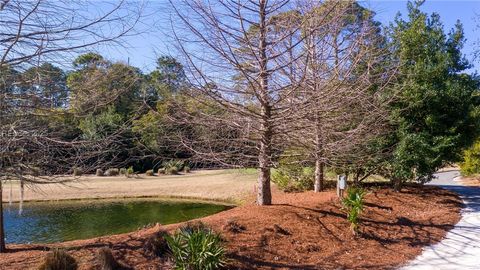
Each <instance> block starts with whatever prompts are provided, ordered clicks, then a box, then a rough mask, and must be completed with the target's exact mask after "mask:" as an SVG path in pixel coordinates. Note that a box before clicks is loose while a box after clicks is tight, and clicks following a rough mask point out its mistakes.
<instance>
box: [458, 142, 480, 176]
mask: <svg viewBox="0 0 480 270" xmlns="http://www.w3.org/2000/svg"><path fill="white" fill-rule="evenodd" d="M478 153H480V140H477V141H476V142H475V143H474V144H473V145H472V146H471V147H470V148H469V149H467V150H465V151H464V152H463V161H462V162H461V163H460V171H461V172H462V174H463V175H465V176H470V175H474V174H478V173H480V155H479V154H478Z"/></svg>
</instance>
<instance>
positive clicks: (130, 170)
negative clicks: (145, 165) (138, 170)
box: [126, 166, 135, 177]
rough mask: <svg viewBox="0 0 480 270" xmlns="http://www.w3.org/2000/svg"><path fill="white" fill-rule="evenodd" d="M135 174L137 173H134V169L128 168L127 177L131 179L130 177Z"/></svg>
mask: <svg viewBox="0 0 480 270" xmlns="http://www.w3.org/2000/svg"><path fill="white" fill-rule="evenodd" d="M134 173H135V172H134V171H133V167H132V166H130V167H128V169H127V174H126V176H127V177H129V176H130V175H132V174H134Z"/></svg>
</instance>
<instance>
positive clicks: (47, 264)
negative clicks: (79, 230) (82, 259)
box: [38, 249, 78, 270]
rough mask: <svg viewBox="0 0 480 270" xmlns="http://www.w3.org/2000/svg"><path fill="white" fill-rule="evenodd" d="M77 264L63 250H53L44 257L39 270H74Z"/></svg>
mask: <svg viewBox="0 0 480 270" xmlns="http://www.w3.org/2000/svg"><path fill="white" fill-rule="evenodd" d="M77 267H78V266H77V262H76V261H75V259H74V258H73V257H72V256H70V255H69V254H68V253H67V252H66V251H65V250H62V249H55V250H53V251H52V252H50V253H48V254H47V256H45V261H44V262H43V263H42V264H41V265H40V267H39V268H38V269H39V270H76V269H77Z"/></svg>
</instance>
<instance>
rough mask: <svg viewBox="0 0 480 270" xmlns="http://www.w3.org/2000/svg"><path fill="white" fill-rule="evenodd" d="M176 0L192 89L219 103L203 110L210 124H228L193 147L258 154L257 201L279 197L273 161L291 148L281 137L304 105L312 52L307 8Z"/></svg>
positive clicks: (216, 155)
mask: <svg viewBox="0 0 480 270" xmlns="http://www.w3.org/2000/svg"><path fill="white" fill-rule="evenodd" d="M170 3H171V6H172V9H173V10H174V14H175V15H176V16H175V21H172V27H173V33H174V37H175V39H176V40H177V44H178V47H179V49H180V51H181V52H182V53H183V55H184V57H185V60H186V70H187V71H188V72H189V75H190V76H189V80H190V83H191V85H192V88H193V89H192V93H191V94H192V96H193V97H194V98H195V99H196V100H197V101H198V102H200V103H201V104H204V105H208V104H212V103H213V104H214V105H215V106H217V108H219V110H214V111H215V113H211V112H210V113H205V112H203V113H198V114H197V116H198V115H200V116H201V118H200V119H202V122H203V126H205V127H206V129H207V130H208V129H209V128H216V129H222V130H224V131H225V132H224V133H223V136H215V137H212V136H210V137H209V136H206V137H205V138H206V139H205V140H199V141H197V144H196V146H200V147H195V146H193V147H191V145H190V148H191V149H192V151H194V152H195V153H197V154H198V155H200V156H204V157H206V158H209V159H214V160H220V159H221V160H229V161H230V163H231V162H232V161H234V162H242V161H243V162H244V163H247V164H252V162H254V163H255V164H256V165H257V166H258V168H259V176H258V186H257V204H259V205H268V204H271V202H272V198H271V190H270V169H271V168H272V164H273V161H274V159H275V156H276V155H277V154H278V153H279V152H280V149H281V148H283V145H282V143H281V140H280V138H281V137H282V136H283V135H284V134H287V133H289V132H288V131H287V129H288V128H290V127H291V126H289V125H286V123H287V122H288V121H290V120H292V119H295V117H293V116H294V115H296V114H297V110H298V107H297V105H298V106H301V104H295V103H294V101H295V99H294V96H295V95H296V94H295V93H296V92H298V91H299V88H300V87H301V86H302V85H303V84H302V82H303V80H304V77H305V76H304V75H305V71H304V69H305V65H299V64H298V60H299V59H301V58H304V57H305V50H303V47H304V41H305V40H304V37H305V33H303V31H304V29H303V28H302V22H303V19H302V16H303V15H302V13H301V12H302V11H301V10H300V9H298V5H297V4H296V3H294V2H293V1H288V0H276V1H266V0H258V1H223V0H218V1H188V0H185V1H182V2H181V4H179V1H170ZM324 23H327V22H324ZM198 122H200V121H197V122H196V123H198ZM220 134H221V133H220ZM207 135H212V134H211V133H209V134H207ZM219 141H222V143H220V144H219ZM183 143H184V145H185V146H187V147H188V146H189V144H190V143H191V142H188V141H185V140H184V141H183ZM199 144H200V145H199ZM219 145H220V146H219ZM212 146H215V147H212ZM218 150H220V151H218ZM252 158H254V159H255V160H252ZM234 165H238V164H234Z"/></svg>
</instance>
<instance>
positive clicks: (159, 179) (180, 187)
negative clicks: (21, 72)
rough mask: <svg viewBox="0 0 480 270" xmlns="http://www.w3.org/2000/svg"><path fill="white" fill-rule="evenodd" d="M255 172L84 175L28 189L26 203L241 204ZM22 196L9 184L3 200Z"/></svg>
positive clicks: (250, 191) (6, 186)
mask: <svg viewBox="0 0 480 270" xmlns="http://www.w3.org/2000/svg"><path fill="white" fill-rule="evenodd" d="M256 177H257V174H256V170H251V169H242V170H238V169H233V170H198V171H193V172H192V173H189V174H181V175H161V176H145V175H143V174H142V175H138V176H136V177H131V178H126V177H124V176H115V177H108V176H105V177H98V176H93V175H87V176H81V177H79V178H76V179H75V180H73V181H72V182H70V183H68V184H66V185H59V184H43V185H36V186H34V187H31V188H30V187H27V188H26V190H25V201H41V200H63V199H96V198H122V197H155V196H158V197H182V198H183V197H184V198H196V199H209V200H219V201H228V202H233V203H239V202H241V201H242V200H243V199H244V198H245V197H247V196H249V195H252V194H253V192H254V186H255V183H256ZM10 191H12V201H18V200H19V197H20V187H19V184H18V183H16V182H13V183H12V184H10V183H8V184H6V185H5V186H4V189H3V199H4V201H9V198H10Z"/></svg>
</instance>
